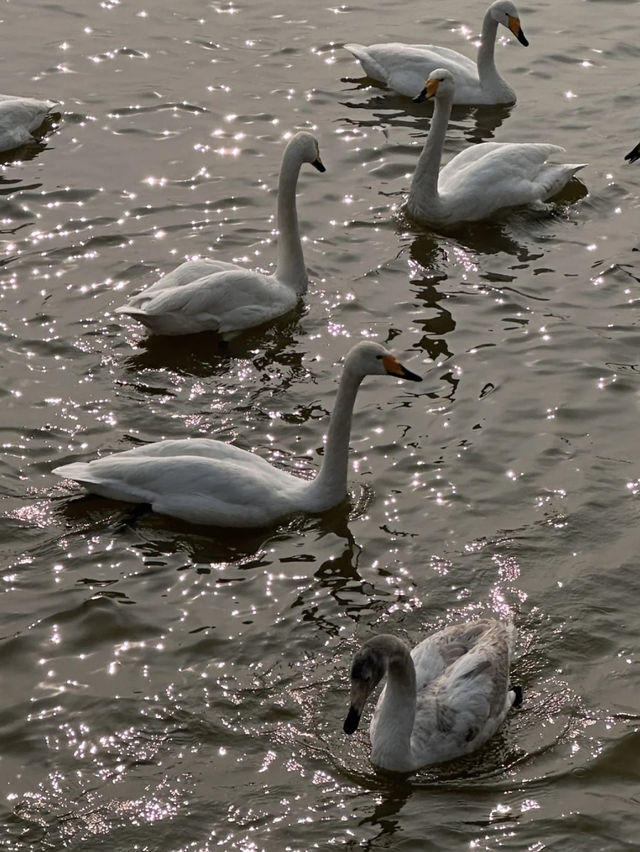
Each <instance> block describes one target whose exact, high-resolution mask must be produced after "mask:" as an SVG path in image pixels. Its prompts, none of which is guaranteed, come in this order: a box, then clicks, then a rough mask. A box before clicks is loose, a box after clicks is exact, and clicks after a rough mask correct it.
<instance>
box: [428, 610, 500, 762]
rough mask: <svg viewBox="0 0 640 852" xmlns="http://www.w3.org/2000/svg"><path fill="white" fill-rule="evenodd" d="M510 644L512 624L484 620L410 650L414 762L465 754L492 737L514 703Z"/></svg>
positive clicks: (459, 626)
mask: <svg viewBox="0 0 640 852" xmlns="http://www.w3.org/2000/svg"><path fill="white" fill-rule="evenodd" d="M514 641H515V628H514V627H513V625H512V624H505V623H504V622H501V621H496V620H493V619H483V620H480V621H474V622H470V623H468V624H455V625H451V626H450V627H447V628H445V629H444V630H442V631H439V632H438V633H436V634H434V635H433V636H431V637H429V638H428V639H426V640H425V641H424V642H422V643H420V645H417V646H416V648H414V652H413V653H412V657H413V659H414V664H415V666H416V677H417V681H418V695H417V698H416V717H415V722H414V726H413V732H412V736H411V749H412V752H413V753H415V754H416V755H417V757H416V760H417V762H418V763H422V765H426V764H427V763H438V762H441V761H443V760H450V759H452V758H454V757H459V756H461V755H463V754H467V753H468V752H471V751H473V750H474V749H476V748H478V747H479V746H480V745H482V743H483V742H485V741H486V740H487V739H489V737H491V736H492V735H493V734H494V733H495V731H496V730H497V729H498V727H499V726H500V725H501V724H502V722H503V720H504V718H505V716H506V714H507V712H508V710H509V708H510V707H511V706H512V704H513V702H514V698H515V694H514V693H513V692H512V691H510V689H509V666H510V662H511V655H512V653H513V645H514ZM438 668H440V672H439V674H436V675H435V677H434V676H433V673H434V672H436V671H437V670H438ZM420 684H421V685H420Z"/></svg>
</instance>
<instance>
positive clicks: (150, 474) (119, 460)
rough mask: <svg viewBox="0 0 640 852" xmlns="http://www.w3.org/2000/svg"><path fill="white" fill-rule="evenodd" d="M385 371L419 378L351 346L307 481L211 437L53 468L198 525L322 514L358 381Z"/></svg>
mask: <svg viewBox="0 0 640 852" xmlns="http://www.w3.org/2000/svg"><path fill="white" fill-rule="evenodd" d="M387 374H388V375H391V376H395V377H397V378H400V379H408V380H409V381H412V382H420V381H422V379H421V377H420V376H418V375H416V374H415V373H412V372H411V371H410V370H407V368H406V367H403V366H402V364H401V363H400V362H399V361H398V360H397V359H396V358H395V357H394V356H393V355H392V354H391V353H390V352H389V351H387V350H386V349H385V348H384V347H383V346H381V345H380V344H379V343H375V342H373V341H363V342H361V343H358V344H356V345H355V346H354V347H353V348H352V349H351V350H350V352H349V353H348V355H347V357H346V360H345V362H344V368H343V371H342V377H341V379H340V384H339V387H338V393H337V397H336V402H335V406H334V410H333V414H332V415H331V419H330V422H329V432H328V436H327V444H326V447H325V452H324V459H323V461H322V464H321V466H320V470H319V471H318V474H317V476H316V477H315V479H312V480H311V481H307V480H304V479H301V478H299V477H297V476H292V475H291V474H289V473H286V472H285V471H283V470H280V469H278V468H276V467H273V466H272V465H271V464H269V462H267V461H265V459H263V458H260V456H257V455H255V454H254V453H252V452H249V451H248V450H243V449H240V448H239V447H235V446H233V445H232V444H225V443H224V442H222V441H216V440H214V439H212V438H193V439H188V438H187V439H182V440H165V441H158V442H156V443H151V444H147V445H146V446H141V447H136V448H135V449H133V450H127V451H125V452H122V453H115V454H114V455H111V456H107V457H105V458H101V459H96V460H94V461H90V462H74V463H72V464H65V465H62V466H61V467H57V468H55V470H54V471H53V472H54V473H55V474H57V475H58V476H64V477H68V478H70V479H75V480H77V481H78V482H80V483H82V485H84V486H85V487H86V488H87V489H88V490H89V491H91V492H93V493H94V494H100V495H102V496H103V497H109V498H112V499H115V500H127V501H130V502H132V503H146V504H150V505H151V508H152V509H153V510H154V511H155V512H159V513H160V514H162V515H172V516H173V517H176V518H181V519H182V520H184V521H190V522H192V523H196V524H210V525H213V526H225V527H261V526H267V525H269V524H271V523H273V522H275V521H278V520H279V519H281V518H284V517H286V516H287V515H291V514H293V513H294V512H324V511H326V510H327V509H330V508H331V507H332V506H335V505H336V504H338V503H340V502H341V501H342V500H344V498H345V497H346V495H347V467H348V453H349V435H350V432H351V416H352V413H353V405H354V402H355V398H356V392H357V390H358V387H359V385H360V382H361V381H362V379H363V378H364V377H365V376H368V375H387Z"/></svg>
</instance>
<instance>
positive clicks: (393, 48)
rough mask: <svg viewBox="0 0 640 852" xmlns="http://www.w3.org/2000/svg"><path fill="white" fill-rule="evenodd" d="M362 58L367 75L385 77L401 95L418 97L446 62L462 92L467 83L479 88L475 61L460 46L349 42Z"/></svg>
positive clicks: (388, 83)
mask: <svg viewBox="0 0 640 852" xmlns="http://www.w3.org/2000/svg"><path fill="white" fill-rule="evenodd" d="M345 48H346V49H347V50H348V51H349V52H350V53H352V54H353V55H354V56H355V57H356V59H358V60H359V62H360V64H361V65H362V67H363V69H364V71H365V73H366V74H367V76H369V77H371V78H372V79H373V80H381V81H382V82H384V83H386V84H387V86H389V88H391V89H393V90H394V91H396V92H399V93H400V94H401V95H406V96H407V97H411V98H413V97H415V96H416V95H417V94H418V93H419V92H420V91H421V90H422V87H423V86H424V81H425V80H426V79H427V77H428V76H429V74H431V72H432V71H434V70H435V69H436V68H440V67H441V66H445V67H446V68H448V69H449V70H450V71H451V73H452V74H453V75H454V77H455V80H456V84H457V86H458V87H459V96H460V97H465V96H467V91H466V87H471V88H472V89H473V90H474V91H475V90H478V91H479V86H480V83H479V79H478V70H477V67H476V64H475V62H473V61H472V60H471V59H469V58H468V57H467V56H463V55H462V54H461V53H458V52H457V51H456V50H450V49H449V48H447V47H439V46H437V45H433V44H401V43H399V42H389V43H387V44H372V45H369V46H367V47H366V46H365V45H362V44H345Z"/></svg>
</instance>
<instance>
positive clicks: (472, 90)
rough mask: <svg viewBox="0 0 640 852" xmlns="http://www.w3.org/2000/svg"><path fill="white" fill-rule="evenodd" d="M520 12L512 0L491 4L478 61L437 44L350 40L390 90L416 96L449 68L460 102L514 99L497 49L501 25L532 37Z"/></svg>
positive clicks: (370, 72)
mask: <svg viewBox="0 0 640 852" xmlns="http://www.w3.org/2000/svg"><path fill="white" fill-rule="evenodd" d="M519 21H520V16H519V14H518V10H517V9H516V7H515V6H514V5H513V3H511V2H508V0H498V2H496V3H492V5H491V6H489V8H488V9H487V12H486V14H485V17H484V21H483V24H482V42H481V45H480V48H479V49H478V59H477V62H473V61H472V60H471V59H469V58H468V57H467V56H464V55H463V54H461V53H458V52H457V51H456V50H450V49H449V48H447V47H439V46H437V45H433V44H400V43H397V42H390V43H388V44H372V45H370V46H369V47H365V46H364V45H362V44H345V48H346V49H347V50H348V51H350V52H351V53H352V54H353V55H354V56H355V57H356V59H358V60H359V62H360V64H361V65H362V67H363V69H364V71H365V73H366V74H367V75H368V76H369V77H371V78H372V79H373V80H380V81H381V82H383V83H386V84H387V86H389V88H390V89H393V90H394V91H396V92H399V93H400V94H401V95H407V96H408V97H410V98H413V97H415V96H416V95H417V94H418V93H419V92H420V90H421V89H422V87H423V86H424V81H425V80H426V79H427V77H428V76H429V74H431V72H432V71H434V70H435V69H436V68H446V69H447V70H448V71H450V72H451V74H452V75H453V77H454V80H455V83H456V94H455V100H454V103H456V104H510V103H515V100H516V93H515V92H514V90H513V89H512V88H511V86H509V84H508V83H506V82H505V81H504V80H503V79H502V77H501V76H500V74H499V73H498V70H497V68H496V65H495V59H494V49H495V40H496V34H497V31H498V24H503V25H504V26H505V27H510V26H511V27H513V28H514V30H515V31H516V33H517V34H518V38H519V39H522V40H523V43H524V44H525V45H526V44H527V41H526V39H525V38H524V35H522V31H521V30H520V23H519Z"/></svg>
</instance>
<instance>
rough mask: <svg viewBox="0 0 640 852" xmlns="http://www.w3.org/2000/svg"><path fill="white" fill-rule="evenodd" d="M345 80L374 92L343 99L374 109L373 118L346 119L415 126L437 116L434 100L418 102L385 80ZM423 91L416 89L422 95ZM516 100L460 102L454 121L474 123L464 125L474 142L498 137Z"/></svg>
mask: <svg viewBox="0 0 640 852" xmlns="http://www.w3.org/2000/svg"><path fill="white" fill-rule="evenodd" d="M343 82H354V83H357V85H356V86H355V91H362V90H370V89H373V90H374V91H373V93H372V94H371V95H370V97H369V98H368V99H366V100H361V101H357V102H356V101H340V103H341V105H342V106H346V107H348V108H349V109H353V110H356V109H358V110H369V111H371V112H372V113H373V116H374V117H373V119H352V118H345V119H343V120H344V121H346V122H347V123H349V124H355V125H359V126H362V127H379V126H381V125H382V126H383V127H384V126H385V125H389V126H393V127H401V126H406V127H415V124H416V122H415V120H414V121H412V120H411V119H428V120H429V121H428V123H430V120H431V117H432V116H433V109H434V104H433V102H432V101H424V102H423V103H421V104H416V103H414V102H413V101H412V100H411V98H408V97H405V96H403V95H399V94H397V93H396V92H393V91H391V90H390V89H386V88H384V86H383V84H380V83H379V82H377V81H375V80H371V79H370V78H369V77H364V78H361V79H360V80H350V79H349V78H343ZM418 94H419V92H416V95H418ZM513 107H514V104H511V105H498V104H496V105H492V106H465V105H462V104H459V105H458V104H456V105H454V107H453V110H452V112H451V119H450V121H451V122H452V123H457V122H471V126H470V127H464V128H463V133H464V136H465V139H467V140H468V141H469V142H471V143H474V144H475V143H477V142H487V141H490V140H492V139H494V137H495V133H496V130H497V129H498V128H499V127H501V126H502V124H503V123H504V122H505V121H506V119H507V118H508V117H509V116H510V115H511V111H512V110H513Z"/></svg>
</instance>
